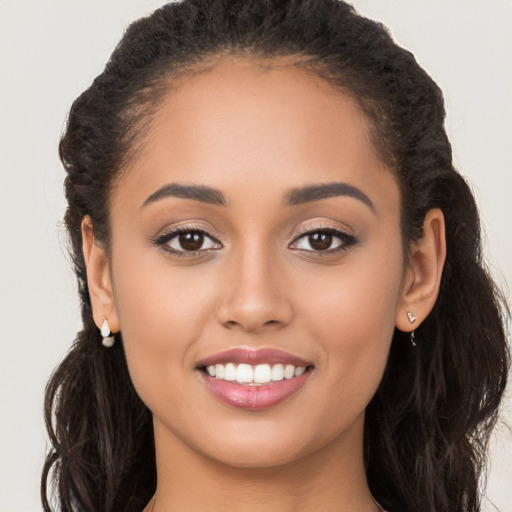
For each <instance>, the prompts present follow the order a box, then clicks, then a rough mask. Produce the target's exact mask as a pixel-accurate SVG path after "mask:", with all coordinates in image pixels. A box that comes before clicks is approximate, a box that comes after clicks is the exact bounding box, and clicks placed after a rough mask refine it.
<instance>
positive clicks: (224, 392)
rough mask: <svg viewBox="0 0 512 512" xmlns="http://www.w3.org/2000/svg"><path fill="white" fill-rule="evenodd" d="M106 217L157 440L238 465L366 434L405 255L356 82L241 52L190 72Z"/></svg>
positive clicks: (387, 175) (396, 203)
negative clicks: (352, 92) (332, 80)
mask: <svg viewBox="0 0 512 512" xmlns="http://www.w3.org/2000/svg"><path fill="white" fill-rule="evenodd" d="M111 219H112V251H111V261H110V269H111V270H110V272H111V280H112V287H113V295H114V298H115V309H116V313H117V317H118V319H119V327H120V329H121V332H122V335H123V340H124V346H125V350H126V357H127V361H128V366H129V370H130V374H131V377H132V379H133V383H134V385H135V388H136V390H137V392H138V393H139V395H140V397H141V398H142V400H143V401H144V402H145V403H146V405H147V406H148V407H149V408H150V409H151V411H152V412H153V415H154V424H155V436H156V443H157V450H158V449H159V447H160V448H161V449H164V448H162V447H165V446H167V447H172V446H178V445H179V446H181V447H182V448H183V449H185V450H192V451H193V452H194V453H195V454H200V455H204V456H207V457H208V458H210V459H213V460H217V461H221V462H224V463H227V464H230V465H234V466H238V467H241V466H245V467H268V466H273V465H278V464H282V463H285V462H289V461H292V460H297V459H298V458H301V457H304V456H308V455H312V454H314V453H318V452H320V451H321V450H322V449H324V448H326V447H329V448H330V449H332V448H334V449H336V448H338V449H340V450H344V451H345V452H346V450H347V449H350V450H360V447H361V444H362V441H361V440H362V427H363V418H364V410H365V407H366V406H367V404H368V402H369V401H370V399H371V397H372V396H373V394H374V392H375V391H376V389H377V387H378V385H379V382H380V380H381V377H382V373H383V371H384V367H385V364H386V358H387V355H388V351H389V346H390V341H391V337H392V334H393V330H394V326H395V320H396V317H397V313H398V310H399V307H400V305H401V301H402V295H403V288H404V276H405V270H404V258H403V246H402V240H401V236H400V200H399V189H398V186H397V184H396V182H395V179H394V177H393V175H392V173H391V172H390V171H389V170H388V169H386V168H385V167H384V165H383V164H382V163H381V162H380V161H379V160H378V158H377V157H376V155H375V152H374V148H373V147H372V144H371V142H370V133H369V126H368V123H367V120H366V119H365V117H364V115H363V114H362V113H361V111H360V110H359V108H358V107H357V105H356V103H355V101H354V100H353V99H351V97H349V96H348V95H344V94H342V93H340V92H339V91H335V90H333V89H332V88H331V87H330V86H329V85H328V84H326V83H325V82H323V81H322V80H320V79H318V78H315V77H313V76H311V75H308V74H306V73H304V72H303V71H300V70H298V69H296V68H295V69H294V68H292V67H287V66H278V65H276V66H268V63H266V64H265V65H263V64H258V63H257V62H254V61H253V62H251V61H247V60H242V59H240V60H232V61H229V62H228V61H221V62H220V63H218V64H217V65H216V66H214V67H213V68H212V69H210V70H208V71H204V72H201V73H198V74H196V75H194V76H191V77H189V78H182V79H181V80H180V82H179V84H178V86H177V87H176V88H174V89H173V90H172V91H171V92H170V93H169V94H168V96H167V97H166V98H165V100H164V102H163V104H162V106H161V108H160V109H159V110H158V113H157V115H156V117H155V119H154V123H153V125H152V128H151V129H150V130H149V131H148V133H147V135H146V136H145V140H144V142H143V144H142V146H141V149H140V151H139V152H138V153H137V155H136V157H135V158H134V161H133V162H132V164H131V165H130V168H129V169H127V170H126V172H125V174H124V177H123V179H122V180H121V181H120V182H119V183H118V185H117V187H116V188H115V190H114V192H113V198H112V204H111ZM215 365H216V366H215ZM279 365H283V366H282V368H281V367H280V366H279ZM206 367H209V371H210V372H211V373H212V374H213V373H214V371H215V372H216V373H215V376H210V375H209V374H208V368H206ZM297 368H303V369H305V370H302V369H299V370H297ZM302 371H304V373H302V375H299V374H300V373H301V372H302ZM283 373H284V376H283ZM295 375H297V376H295ZM233 379H235V380H233ZM254 379H256V381H259V382H254ZM269 379H271V380H270V381H269ZM272 379H274V380H272ZM280 379H281V380H280ZM251 380H252V381H253V382H248V381H251ZM239 381H241V382H239ZM245 381H247V382H245ZM169 449H170V448H169Z"/></svg>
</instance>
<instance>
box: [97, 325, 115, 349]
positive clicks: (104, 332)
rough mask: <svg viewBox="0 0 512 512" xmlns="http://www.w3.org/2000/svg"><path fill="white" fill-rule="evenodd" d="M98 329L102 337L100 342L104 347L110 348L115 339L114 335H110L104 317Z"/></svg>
mask: <svg viewBox="0 0 512 512" xmlns="http://www.w3.org/2000/svg"><path fill="white" fill-rule="evenodd" d="M100 331H101V336H102V337H103V340H102V342H101V344H102V345H103V346H104V347H107V348H110V347H111V346H112V345H113V344H114V342H115V341H116V340H115V338H114V336H111V335H110V334H111V332H110V327H109V325H108V320H107V319H106V318H105V319H104V320H103V324H102V326H101V329H100Z"/></svg>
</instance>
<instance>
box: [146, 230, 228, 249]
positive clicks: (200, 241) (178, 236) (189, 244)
mask: <svg viewBox="0 0 512 512" xmlns="http://www.w3.org/2000/svg"><path fill="white" fill-rule="evenodd" d="M155 244H156V245H157V246H161V247H163V248H164V249H165V250H166V251H168V252H170V253H173V254H179V255H180V256H181V255H183V256H186V255H187V253H189V254H188V255H193V254H195V253H200V252H203V251H208V250H210V249H220V248H221V247H222V245H221V243H220V242H219V241H217V240H215V239H214V238H213V237H211V236H209V235H208V233H206V232H205V231H202V230H199V229H179V230H173V231H170V232H168V233H164V234H163V235H161V236H160V237H158V238H157V239H156V240H155Z"/></svg>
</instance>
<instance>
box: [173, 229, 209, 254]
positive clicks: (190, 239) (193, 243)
mask: <svg viewBox="0 0 512 512" xmlns="http://www.w3.org/2000/svg"><path fill="white" fill-rule="evenodd" d="M179 242H180V245H181V247H182V248H183V249H185V250H186V251H197V250H198V249H201V247H202V245H203V243H204V235H203V234H202V233H182V234H181V235H180V236H179Z"/></svg>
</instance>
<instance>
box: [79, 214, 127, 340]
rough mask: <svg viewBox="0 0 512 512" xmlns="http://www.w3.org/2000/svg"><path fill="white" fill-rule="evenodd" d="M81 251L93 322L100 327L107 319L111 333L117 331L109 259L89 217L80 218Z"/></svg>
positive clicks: (117, 325)
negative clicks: (96, 236) (97, 239)
mask: <svg viewBox="0 0 512 512" xmlns="http://www.w3.org/2000/svg"><path fill="white" fill-rule="evenodd" d="M82 252H83V256H84V261H85V266H86V269H87V286H88V288H89V296H90V297H91V305H92V311H93V317H94V323H95V324H96V326H97V327H98V329H101V326H102V325H103V323H104V321H105V320H108V323H109V326H110V329H111V331H112V332H113V333H115V332H118V331H119V319H118V317H117V310H116V306H115V301H114V294H113V290H112V280H111V277H110V268H109V259H108V255H107V252H106V250H105V249H104V248H103V247H101V246H100V245H99V244H98V243H97V241H96V239H95V236H94V227H93V223H92V219H91V217H89V215H86V216H85V217H84V219H83V220H82Z"/></svg>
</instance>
